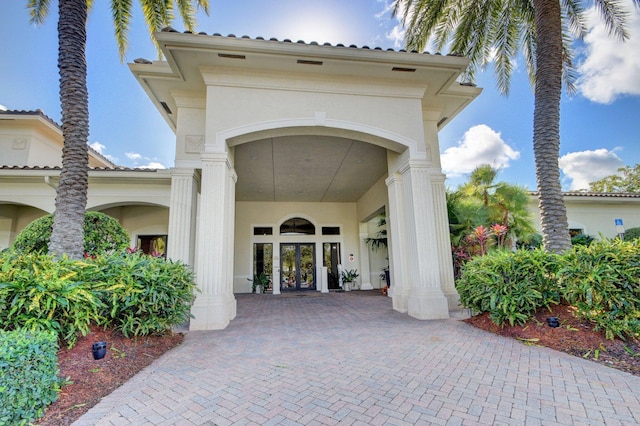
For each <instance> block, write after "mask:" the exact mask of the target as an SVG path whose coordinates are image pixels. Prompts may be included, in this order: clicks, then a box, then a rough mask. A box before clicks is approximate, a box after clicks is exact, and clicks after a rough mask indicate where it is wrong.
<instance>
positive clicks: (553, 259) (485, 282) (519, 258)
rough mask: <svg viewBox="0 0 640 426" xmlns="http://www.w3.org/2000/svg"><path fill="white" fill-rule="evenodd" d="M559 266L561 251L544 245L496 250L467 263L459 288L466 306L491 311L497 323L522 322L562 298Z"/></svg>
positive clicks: (477, 310)
mask: <svg viewBox="0 0 640 426" xmlns="http://www.w3.org/2000/svg"><path fill="white" fill-rule="evenodd" d="M557 269H558V255H557V254H553V253H547V252H545V251H544V250H541V249H537V250H533V251H529V250H518V251H516V252H515V253H514V252H510V251H494V252H491V253H489V254H487V255H486V256H482V257H475V258H473V259H471V260H469V261H468V262H467V263H465V265H464V267H463V271H462V276H461V277H460V279H458V280H457V281H456V289H457V290H458V293H459V294H460V303H461V304H462V305H463V306H465V307H467V308H470V309H471V310H473V311H475V312H477V313H480V312H489V315H490V318H491V320H492V321H493V322H494V323H496V324H498V325H504V324H505V323H507V322H508V323H509V324H511V325H514V324H523V323H524V322H526V321H527V320H529V319H530V318H531V317H532V316H533V315H534V314H535V313H536V311H537V310H538V309H540V308H549V307H550V306H551V305H552V304H558V303H559V302H560V289H559V287H558V285H557V282H556V271H557Z"/></svg>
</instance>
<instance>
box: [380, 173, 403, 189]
mask: <svg viewBox="0 0 640 426" xmlns="http://www.w3.org/2000/svg"><path fill="white" fill-rule="evenodd" d="M402 179H403V178H402V175H401V174H400V173H392V174H390V175H389V177H388V178H386V179H385V180H384V183H385V184H386V185H387V186H391V185H394V184H397V183H402Z"/></svg>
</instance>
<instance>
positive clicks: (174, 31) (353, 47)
mask: <svg viewBox="0 0 640 426" xmlns="http://www.w3.org/2000/svg"><path fill="white" fill-rule="evenodd" d="M161 31H162V32H168V33H179V31H177V30H175V29H173V28H171V27H165V28H163V29H162V30H161ZM182 34H195V35H202V36H209V34H207V33H206V32H204V31H201V32H198V33H194V32H192V31H184V32H183V33H182ZM209 37H224V38H239V39H248V40H263V41H272V42H279V43H294V42H293V41H292V40H291V39H288V38H285V39H283V40H278V39H277V38H275V37H272V38H269V39H266V38H264V37H260V36H259V37H256V38H253V39H252V38H251V37H249V36H248V35H243V36H241V37H237V36H236V35H235V34H228V35H226V36H224V35H222V34H220V33H213V34H211V35H210V36H209ZM295 43H296V44H304V45H307V46H320V45H321V44H320V43H318V42H317V41H311V42H309V43H307V42H305V41H304V40H298V41H296V42H295ZM322 46H329V47H342V48H345V49H360V50H380V51H387V52H398V53H413V54H416V55H434V56H442V54H441V53H438V52H436V53H433V54H431V53H429V52H422V53H420V52H418V51H417V50H405V49H398V50H395V49H392V48H387V49H384V48H382V47H369V46H356V45H355V44H351V45H349V46H346V45H344V44H342V43H338V44H335V45H333V44H331V43H322ZM444 56H455V57H462V56H463V55H461V54H459V53H448V54H446V55H444ZM138 61H139V62H138ZM135 62H138V63H151V61H149V60H147V59H143V58H140V59H136V60H135ZM463 84H464V85H467V86H475V84H473V83H463Z"/></svg>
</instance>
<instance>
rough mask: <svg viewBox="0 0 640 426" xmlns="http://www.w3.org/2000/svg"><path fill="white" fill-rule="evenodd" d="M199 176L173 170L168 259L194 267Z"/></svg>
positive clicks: (189, 172) (186, 170) (193, 171)
mask: <svg viewBox="0 0 640 426" xmlns="http://www.w3.org/2000/svg"><path fill="white" fill-rule="evenodd" d="M198 184H199V181H198V176H197V175H196V173H195V170H194V169H185V168H174V169H171V205H170V207H169V235H168V241H167V257H168V258H169V259H172V260H180V261H182V262H184V263H185V264H187V265H191V266H193V262H194V257H193V255H194V250H195V228H196V226H195V224H196V211H197V198H198Z"/></svg>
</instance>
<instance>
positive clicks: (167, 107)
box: [160, 101, 173, 114]
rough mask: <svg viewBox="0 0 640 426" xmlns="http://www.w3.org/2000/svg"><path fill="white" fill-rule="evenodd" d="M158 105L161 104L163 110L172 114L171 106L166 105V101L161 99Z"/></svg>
mask: <svg viewBox="0 0 640 426" xmlns="http://www.w3.org/2000/svg"><path fill="white" fill-rule="evenodd" d="M160 105H162V108H164V110H165V111H166V112H167V114H173V113H172V112H171V108H169V105H167V103H166V102H164V101H161V102H160Z"/></svg>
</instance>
